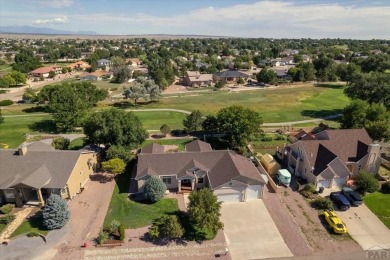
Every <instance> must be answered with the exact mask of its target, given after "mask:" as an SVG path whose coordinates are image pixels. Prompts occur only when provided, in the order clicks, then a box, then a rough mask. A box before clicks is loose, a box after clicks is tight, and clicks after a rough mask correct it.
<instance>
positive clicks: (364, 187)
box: [355, 171, 379, 193]
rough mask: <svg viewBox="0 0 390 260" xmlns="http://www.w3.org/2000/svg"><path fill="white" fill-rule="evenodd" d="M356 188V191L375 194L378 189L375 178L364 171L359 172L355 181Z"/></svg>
mask: <svg viewBox="0 0 390 260" xmlns="http://www.w3.org/2000/svg"><path fill="white" fill-rule="evenodd" d="M355 184H356V186H358V189H359V190H360V191H361V192H363V193H365V192H375V191H377V190H378V188H379V182H378V180H377V179H376V178H375V176H374V175H373V174H371V173H369V172H366V171H360V172H359V174H358V176H357V177H356V180H355Z"/></svg>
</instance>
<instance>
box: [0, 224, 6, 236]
mask: <svg viewBox="0 0 390 260" xmlns="http://www.w3.org/2000/svg"><path fill="white" fill-rule="evenodd" d="M6 226H7V225H6V224H3V223H0V234H1V232H3V230H4V229H5V227H6Z"/></svg>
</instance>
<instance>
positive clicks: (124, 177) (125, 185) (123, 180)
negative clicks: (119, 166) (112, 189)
mask: <svg viewBox="0 0 390 260" xmlns="http://www.w3.org/2000/svg"><path fill="white" fill-rule="evenodd" d="M135 164H136V160H135V159H133V160H131V161H130V162H128V163H127V165H126V168H125V171H124V172H123V173H122V174H119V175H118V176H116V178H115V182H116V185H117V186H118V189H119V193H129V187H130V181H135V180H131V173H132V171H134V170H135Z"/></svg>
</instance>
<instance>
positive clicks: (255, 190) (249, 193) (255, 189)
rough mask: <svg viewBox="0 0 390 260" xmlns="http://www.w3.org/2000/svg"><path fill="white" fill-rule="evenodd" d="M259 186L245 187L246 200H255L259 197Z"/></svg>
mask: <svg viewBox="0 0 390 260" xmlns="http://www.w3.org/2000/svg"><path fill="white" fill-rule="evenodd" d="M260 191H261V186H260V185H250V186H249V187H248V188H246V198H245V199H246V200H257V199H259V197H260Z"/></svg>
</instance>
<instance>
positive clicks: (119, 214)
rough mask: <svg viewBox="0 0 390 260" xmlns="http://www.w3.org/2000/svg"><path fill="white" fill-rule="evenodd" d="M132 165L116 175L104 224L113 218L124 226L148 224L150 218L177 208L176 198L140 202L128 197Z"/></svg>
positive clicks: (131, 226) (135, 226) (171, 211)
mask: <svg viewBox="0 0 390 260" xmlns="http://www.w3.org/2000/svg"><path fill="white" fill-rule="evenodd" d="M132 166H134V164H132ZM131 168H132V167H128V169H126V171H125V172H124V173H123V174H122V175H120V176H118V177H117V179H116V185H115V188H114V192H113V193H112V197H111V202H110V206H109V208H108V211H107V215H106V218H105V220H104V226H107V225H109V224H110V223H111V221H112V220H113V219H115V220H117V221H119V222H120V223H122V224H123V225H125V227H126V228H139V227H144V226H148V225H150V224H151V223H152V220H154V219H156V218H158V217H161V216H163V215H166V214H172V213H174V212H176V211H178V210H179V208H178V204H177V200H176V199H162V200H160V201H159V202H157V203H154V204H150V203H141V202H135V201H132V200H129V199H128V191H129V184H130V183H129V181H130V172H131Z"/></svg>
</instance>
